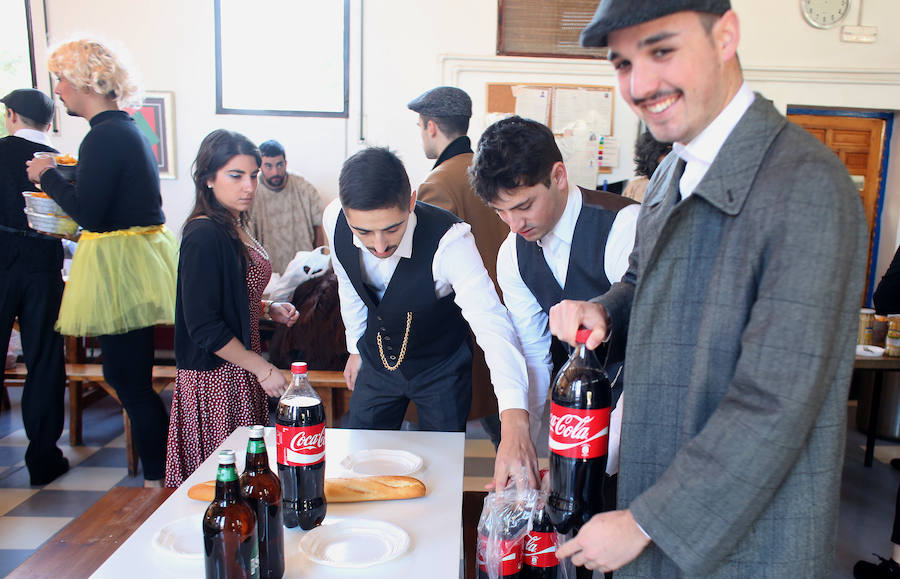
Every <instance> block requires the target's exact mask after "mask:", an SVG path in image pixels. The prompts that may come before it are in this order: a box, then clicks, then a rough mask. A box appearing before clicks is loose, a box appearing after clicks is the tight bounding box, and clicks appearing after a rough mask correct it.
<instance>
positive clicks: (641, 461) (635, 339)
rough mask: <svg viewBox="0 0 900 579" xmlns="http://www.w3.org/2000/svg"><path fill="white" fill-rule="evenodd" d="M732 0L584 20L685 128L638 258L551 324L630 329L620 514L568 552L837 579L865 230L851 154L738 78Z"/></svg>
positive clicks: (653, 571) (649, 98) (670, 138)
mask: <svg viewBox="0 0 900 579" xmlns="http://www.w3.org/2000/svg"><path fill="white" fill-rule="evenodd" d="M739 38H740V27H739V24H738V17H737V15H736V14H735V13H734V12H733V11H732V10H731V7H730V4H729V2H728V1H724V0H693V1H691V0H603V1H602V2H601V3H600V5H599V6H598V7H597V12H596V14H595V16H594V19H593V21H592V22H591V23H590V24H589V25H588V27H587V28H586V29H585V30H584V32H583V33H582V43H583V44H584V45H586V46H602V47H608V48H609V54H608V58H609V60H610V62H611V64H612V65H613V67H614V68H615V70H616V73H617V75H618V81H619V90H620V93H621V96H622V98H623V99H624V100H625V102H626V103H628V105H629V106H630V107H631V108H632V109H633V110H634V111H635V112H636V113H637V114H638V116H640V117H641V119H642V120H643V121H644V122H645V123H646V124H647V126H648V127H649V129H650V131H651V132H652V133H653V136H654V137H655V138H656V139H657V140H659V141H663V142H674V146H673V152H672V153H671V154H669V156H668V157H666V159H665V160H664V161H663V162H662V164H661V165H660V167H659V168H658V169H657V170H656V173H655V174H654V175H653V178H652V180H651V182H650V185H649V187H648V189H647V193H646V196H645V198H644V204H643V206H642V208H641V214H640V217H639V219H638V224H637V242H636V243H635V248H634V252H633V253H632V256H631V264H630V267H629V270H628V273H626V274H625V277H624V278H623V279H622V281H621V282H620V283H618V284H615V285H614V286H613V287H612V288H611V289H610V291H609V292H607V293H606V294H604V295H603V296H601V297H598V298H595V299H594V300H592V301H591V302H562V303H561V304H559V305H558V306H556V308H554V309H553V310H551V314H550V315H551V318H550V325H551V330H552V331H553V332H554V333H555V334H557V335H558V336H559V337H560V338H561V339H564V340H567V341H569V342H574V336H575V330H576V329H577V328H578V326H579V325H584V326H585V327H588V328H591V329H593V332H592V334H591V337H590V339H589V341H588V344H587V345H588V347H596V346H597V345H598V344H599V343H600V342H601V340H603V339H604V338H605V337H607V335H608V334H610V335H611V336H612V339H613V340H624V339H626V336H627V348H626V360H625V376H626V391H625V394H624V398H625V404H624V411H623V424H622V444H621V450H620V452H621V454H620V471H619V486H618V509H619V510H616V511H611V512H607V513H601V514H599V515H595V516H594V517H593V518H592V519H591V520H590V521H588V522H587V523H586V524H585V525H584V526H583V527H582V528H581V530H580V531H579V533H578V535H577V536H576V537H575V539H573V540H572V541H569V542H567V543H565V544H564V545H561V546H560V548H559V551H558V554H559V556H560V557H571V558H572V561H573V562H574V563H575V564H576V565H584V566H585V567H588V568H590V569H599V570H603V571H609V570H614V569H617V571H616V573H615V576H616V579H620V578H622V577H654V578H656V577H680V576H704V577H823V576H827V575H830V574H831V573H832V571H833V569H834V541H835V536H836V531H837V513H838V502H839V486H840V479H841V465H842V460H843V452H844V444H845V443H844V437H845V431H846V422H845V418H846V416H845V415H846V401H847V389H848V387H849V382H850V375H851V372H852V369H853V357H854V349H855V348H854V345H855V340H856V323H857V308H858V307H859V303H860V296H861V295H862V288H863V285H862V284H863V273H864V269H865V264H866V252H867V246H868V244H867V242H866V235H865V231H866V230H865V221H864V218H863V214H862V207H861V204H860V200H859V195H858V193H857V192H856V190H855V189H854V187H853V184H852V183H851V181H850V179H849V177H848V175H847V171H846V170H845V168H844V166H843V165H842V164H841V162H840V161H839V160H838V159H837V157H835V156H834V155H833V154H832V153H831V152H830V151H829V150H828V149H827V148H825V146H824V145H822V144H821V143H820V142H819V141H817V140H816V139H814V138H813V137H812V136H810V135H809V134H808V133H807V132H806V131H804V130H803V129H801V128H799V127H797V126H796V125H793V124H791V123H789V122H788V121H787V120H786V119H785V118H784V117H783V116H782V115H781V114H779V113H778V112H777V111H776V110H775V108H774V107H773V106H772V103H771V102H769V101H767V100H766V99H765V98H764V97H762V96H761V95H759V94H754V93H753V92H752V91H751V90H750V88H749V87H748V86H747V84H746V83H744V81H743V75H742V72H741V67H740V64H739V62H738V55H737V46H738V40H739Z"/></svg>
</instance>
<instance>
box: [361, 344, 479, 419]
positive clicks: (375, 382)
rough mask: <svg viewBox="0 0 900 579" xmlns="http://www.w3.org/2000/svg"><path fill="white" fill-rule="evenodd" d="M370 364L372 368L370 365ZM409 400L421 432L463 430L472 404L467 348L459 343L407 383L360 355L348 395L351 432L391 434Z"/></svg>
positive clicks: (470, 374) (396, 372) (467, 345)
mask: <svg viewBox="0 0 900 579" xmlns="http://www.w3.org/2000/svg"><path fill="white" fill-rule="evenodd" d="M374 364H377V366H375V365H374ZM410 400H412V401H413V402H415V404H416V410H417V411H418V415H419V429H420V430H440V431H447V432H464V431H465V430H466V418H467V417H468V416H469V408H470V407H471V406H472V350H471V348H470V346H469V344H468V343H467V342H464V343H463V344H462V345H461V346H460V347H459V349H457V351H456V352H454V353H453V354H451V355H450V356H449V357H448V358H447V359H445V360H444V361H443V362H441V363H440V364H437V365H435V366H434V367H432V368H429V369H427V370H425V371H424V372H420V373H419V374H418V375H416V376H415V377H414V378H412V379H411V380H407V379H406V378H404V377H403V374H401V373H400V370H399V369H398V370H396V371H394V372H389V371H388V370H385V369H384V367H382V365H381V361H380V360H374V361H373V360H369V359H368V358H367V356H365V355H363V356H362V367H361V368H360V369H359V374H358V375H357V377H356V385H355V386H354V389H353V396H351V397H350V428H367V429H372V430H396V429H398V428H400V425H401V424H402V423H403V415H404V414H406V407H407V406H409V401H410Z"/></svg>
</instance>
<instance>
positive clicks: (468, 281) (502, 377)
mask: <svg viewBox="0 0 900 579" xmlns="http://www.w3.org/2000/svg"><path fill="white" fill-rule="evenodd" d="M340 210H341V204H340V200H339V199H335V200H334V201H332V202H331V203H330V204H329V205H328V207H326V208H325V213H324V215H323V216H322V225H323V226H324V228H325V232H326V233H327V234H328V243H329V246H330V247H331V262H332V264H333V266H334V272H335V275H336V276H337V278H338V295H339V296H340V300H341V316H342V317H343V319H344V326H345V327H346V330H347V350H348V351H349V352H350V353H351V354H358V353H359V351H358V349H357V347H356V343H357V341H359V339H360V338H361V337H362V336H363V334H364V333H365V331H366V323H367V318H368V307H367V306H366V304H365V302H364V301H363V300H362V298H360V297H359V295H358V294H357V293H356V289H355V288H354V287H353V283H352V282H351V281H350V278H349V277H348V276H347V272H346V270H345V269H344V267H343V266H342V265H341V262H340V260H338V259H337V255H336V253H335V251H334V231H335V226H336V224H337V218H338V214H339V213H340ZM416 222H417V219H416V214H415V213H412V214H410V216H409V223H408V225H407V227H406V232H405V233H404V234H403V238H402V239H401V240H400V243H399V245H398V247H397V251H395V252H394V253H393V254H392V255H391V256H390V257H387V258H383V259H382V258H379V257H376V256H374V255H372V253H371V252H370V251H369V250H368V249H367V248H366V247H365V245H363V244H362V243H361V242H360V241H359V238H357V237H356V235H353V244H354V245H355V246H356V247H358V248H359V249H360V262H361V263H360V265H361V270H362V276H363V281H364V283H365V284H366V285H368V286H369V287H371V288H372V289H373V290H374V291H375V293H376V294H377V295H378V297H379V299H380V298H382V297H383V296H384V293H385V291H386V290H387V287H388V284H390V282H391V277H392V276H393V275H394V270H396V269H397V264H398V263H400V260H401V259H404V258H409V257H410V256H412V252H413V251H414V248H413V245H412V240H413V232H414V231H415V229H416ZM431 271H432V275H433V277H434V293H435V296H436V297H438V298H442V297H444V296H446V295H448V294H450V293H451V292H456V295H455V297H454V300H453V301H454V302H456V305H458V306H459V308H460V310H462V315H463V318H465V320H466V321H467V322H468V323H469V327H470V328H471V329H472V333H474V334H475V341H476V342H478V345H479V346H481V349H482V350H484V357H485V361H486V362H487V366H488V368H489V369H490V372H491V383H492V384H493V385H494V394H495V395H496V396H497V405H498V407H499V409H500V412H503V411H504V410H506V409H508V408H522V409H526V410H527V409H528V404H527V392H528V374H527V370H526V366H525V359H524V358H523V357H522V352H521V351H520V349H519V340H518V338H517V337H516V332H515V330H514V329H513V326H512V323H511V322H510V320H509V313H508V312H507V311H506V308H504V307H503V304H502V303H500V298H499V297H497V291H496V290H495V289H494V284H493V282H491V278H490V277H489V276H488V273H487V270H486V269H485V268H484V263H483V262H482V261H481V255H479V253H478V249H477V248H476V247H475V238H474V237H472V233H471V231H470V227H469V224H468V223H456V224H454V225H453V226H451V227H450V229H448V230H447V232H446V233H445V234H444V236H443V237H442V238H441V240H440V241H439V242H438V247H437V250H436V251H435V254H434V259H433V261H432V266H431ZM435 331H439V329H437V328H436V329H435Z"/></svg>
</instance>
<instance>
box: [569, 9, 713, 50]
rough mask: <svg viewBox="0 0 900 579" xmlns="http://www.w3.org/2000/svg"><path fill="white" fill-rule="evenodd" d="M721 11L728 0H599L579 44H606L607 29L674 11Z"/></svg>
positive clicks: (651, 18) (631, 24)
mask: <svg viewBox="0 0 900 579" xmlns="http://www.w3.org/2000/svg"><path fill="white" fill-rule="evenodd" d="M686 10H690V11H692V12H709V13H711V14H720V15H721V14H725V13H726V12H728V11H729V10H731V2H730V1H729V0H600V4H598V5H597V11H596V12H595V13H594V18H593V19H592V20H591V23H590V24H588V25H587V27H585V29H584V30H582V31H581V46H600V47H604V46H607V45H608V43H607V37H608V36H609V33H610V32H613V31H615V30H619V29H622V28H628V27H629V26H636V25H638V24H643V23H644V22H649V21H651V20H656V19H657V18H662V17H663V16H668V15H669V14H674V13H676V12H684V11H686Z"/></svg>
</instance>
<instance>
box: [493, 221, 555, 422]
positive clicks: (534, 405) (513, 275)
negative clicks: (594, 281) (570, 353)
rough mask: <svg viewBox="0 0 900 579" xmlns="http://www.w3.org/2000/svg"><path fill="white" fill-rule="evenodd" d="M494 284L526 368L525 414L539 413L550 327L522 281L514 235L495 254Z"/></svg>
mask: <svg viewBox="0 0 900 579" xmlns="http://www.w3.org/2000/svg"><path fill="white" fill-rule="evenodd" d="M497 282H498V283H499V284H500V289H501V291H502V292H503V303H504V304H506V308H507V309H508V310H509V317H510V320H512V324H513V328H515V330H516V334H517V335H518V337H519V343H520V344H521V346H522V353H523V354H524V356H525V365H526V367H527V368H528V408H529V413H532V414H536V413H540V412H542V411H543V408H544V404H545V403H546V401H547V391H548V390H549V389H550V375H551V374H552V372H553V362H552V360H551V359H550V341H551V336H550V324H549V318H548V316H547V314H546V313H544V310H543V309H542V308H541V305H540V304H539V303H538V301H537V299H536V298H535V297H534V294H532V293H531V290H530V289H528V286H526V285H525V282H524V281H523V280H522V275H521V273H520V272H519V261H518V255H517V252H516V234H515V233H510V234H509V237H507V238H506V240H505V241H504V242H503V244H502V245H501V246H500V252H499V253H498V254H497Z"/></svg>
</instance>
